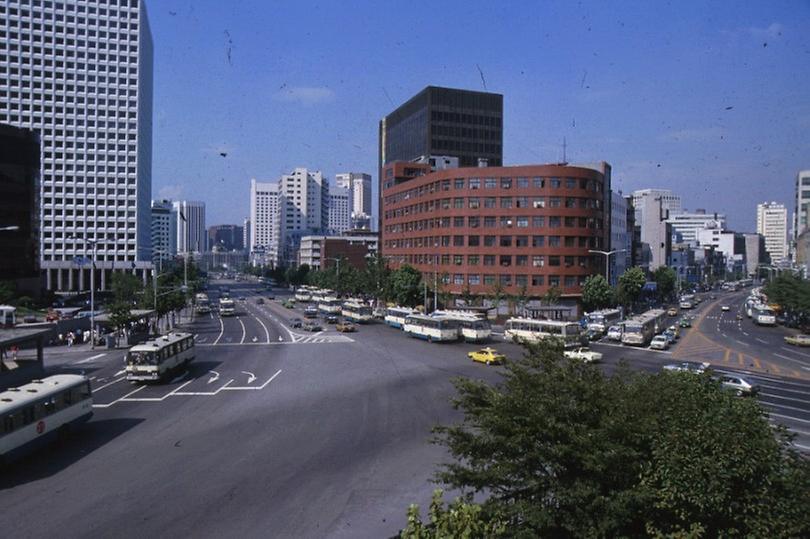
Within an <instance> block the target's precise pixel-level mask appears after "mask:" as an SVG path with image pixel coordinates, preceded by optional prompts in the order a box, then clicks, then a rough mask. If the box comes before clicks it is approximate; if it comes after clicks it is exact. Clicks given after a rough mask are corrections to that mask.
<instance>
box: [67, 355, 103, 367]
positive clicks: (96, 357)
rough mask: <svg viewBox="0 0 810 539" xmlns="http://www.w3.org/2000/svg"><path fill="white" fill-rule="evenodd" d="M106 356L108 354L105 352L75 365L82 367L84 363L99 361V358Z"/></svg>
mask: <svg viewBox="0 0 810 539" xmlns="http://www.w3.org/2000/svg"><path fill="white" fill-rule="evenodd" d="M106 355H107V353H106V352H103V353H101V354H96V355H94V356H90V357H88V358H87V359H82V360H81V361H77V362H75V363H74V365H81V364H82V363H92V362H93V361H95V360H97V359H98V358H100V357H104V356H106Z"/></svg>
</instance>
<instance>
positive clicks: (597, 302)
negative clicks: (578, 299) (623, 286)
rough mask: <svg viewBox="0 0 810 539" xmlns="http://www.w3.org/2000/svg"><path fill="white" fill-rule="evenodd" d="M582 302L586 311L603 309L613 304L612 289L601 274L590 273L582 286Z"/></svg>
mask: <svg viewBox="0 0 810 539" xmlns="http://www.w3.org/2000/svg"><path fill="white" fill-rule="evenodd" d="M582 304H583V306H584V308H585V310H586V311H595V310H597V309H603V308H605V307H609V306H610V305H612V304H613V289H612V288H611V286H610V285H609V284H608V282H607V281H606V280H605V278H604V277H603V276H601V275H591V276H589V277H588V278H587V279H585V284H584V285H583V286H582Z"/></svg>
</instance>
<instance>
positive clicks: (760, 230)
mask: <svg viewBox="0 0 810 539" xmlns="http://www.w3.org/2000/svg"><path fill="white" fill-rule="evenodd" d="M787 233H788V211H787V208H786V207H785V205H784V204H777V203H776V202H763V203H761V204H757V234H762V236H763V237H764V238H765V251H766V252H767V253H768V254H769V255H771V262H779V261H781V260H784V259H786V258H787V257H788V243H787Z"/></svg>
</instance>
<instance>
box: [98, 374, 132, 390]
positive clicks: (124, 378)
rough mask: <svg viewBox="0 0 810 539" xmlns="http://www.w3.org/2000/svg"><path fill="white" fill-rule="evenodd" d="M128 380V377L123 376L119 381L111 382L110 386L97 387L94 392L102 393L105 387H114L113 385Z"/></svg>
mask: <svg viewBox="0 0 810 539" xmlns="http://www.w3.org/2000/svg"><path fill="white" fill-rule="evenodd" d="M126 379H127V377H126V376H122V377H121V378H119V379H117V380H113V381H112V382H110V383H109V384H104V385H103V386H101V387H97V388H96V389H94V390H93V391H101V390H102V389H104V388H105V387H110V386H111V385H113V384H117V383H118V382H120V381H121V380H126Z"/></svg>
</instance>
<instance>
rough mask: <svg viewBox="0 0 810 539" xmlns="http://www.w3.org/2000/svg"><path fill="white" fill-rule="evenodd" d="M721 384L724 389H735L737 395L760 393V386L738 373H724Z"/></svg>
mask: <svg viewBox="0 0 810 539" xmlns="http://www.w3.org/2000/svg"><path fill="white" fill-rule="evenodd" d="M719 380H720V384H721V386H722V387H723V389H728V390H729V391H734V392H735V393H736V394H737V396H739V397H743V396H749V395H756V394H757V393H759V386H758V385H756V384H754V383H751V382H750V381H748V380H746V379H745V378H743V377H742V376H738V375H736V374H724V375H722V376H721V377H720V378H719Z"/></svg>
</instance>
